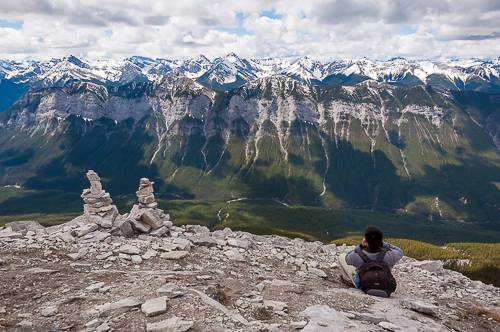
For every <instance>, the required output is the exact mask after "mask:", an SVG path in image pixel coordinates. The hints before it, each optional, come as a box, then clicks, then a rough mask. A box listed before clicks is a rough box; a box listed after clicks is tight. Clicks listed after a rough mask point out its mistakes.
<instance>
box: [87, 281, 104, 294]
mask: <svg viewBox="0 0 500 332" xmlns="http://www.w3.org/2000/svg"><path fill="white" fill-rule="evenodd" d="M102 286H104V282H96V283H93V284H91V285H90V286H88V287H87V288H85V290H87V291H89V292H96V291H98V290H99V289H100V288H102Z"/></svg>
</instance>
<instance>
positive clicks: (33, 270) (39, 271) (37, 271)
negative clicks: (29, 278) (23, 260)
mask: <svg viewBox="0 0 500 332" xmlns="http://www.w3.org/2000/svg"><path fill="white" fill-rule="evenodd" d="M26 271H27V272H29V273H33V274H44V273H46V274H52V273H57V272H59V270H49V269H42V268H41V267H32V268H31V269H28V270H26Z"/></svg>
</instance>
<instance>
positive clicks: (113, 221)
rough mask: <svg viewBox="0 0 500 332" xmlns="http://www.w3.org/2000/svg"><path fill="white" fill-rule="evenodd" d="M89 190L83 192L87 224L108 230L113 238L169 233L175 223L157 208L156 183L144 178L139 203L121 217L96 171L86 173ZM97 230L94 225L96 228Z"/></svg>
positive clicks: (138, 197)
mask: <svg viewBox="0 0 500 332" xmlns="http://www.w3.org/2000/svg"><path fill="white" fill-rule="evenodd" d="M87 178H88V179H89V181H90V188H88V189H84V190H83V193H82V196H81V197H82V198H83V202H84V203H85V204H84V205H83V211H84V213H83V217H84V220H85V222H86V223H88V224H90V225H98V226H100V227H102V228H106V229H109V232H110V233H111V234H112V235H116V236H126V237H131V236H134V235H137V234H144V233H147V234H149V235H152V236H164V235H168V234H170V229H171V228H172V222H171V221H170V216H169V215H168V214H165V213H164V212H163V210H161V209H158V203H156V201H155V195H154V192H153V184H154V183H153V182H151V181H149V179H147V178H142V179H141V180H140V183H139V190H137V192H136V194H137V199H138V201H139V203H138V204H134V206H133V207H132V210H130V213H128V214H126V215H123V216H122V215H120V213H119V212H118V209H117V208H116V206H115V205H113V200H112V199H111V196H110V195H109V193H107V192H106V191H104V190H103V189H102V184H101V178H99V176H98V175H97V173H96V172H95V171H93V170H89V171H88V172H87ZM93 227H95V226H93Z"/></svg>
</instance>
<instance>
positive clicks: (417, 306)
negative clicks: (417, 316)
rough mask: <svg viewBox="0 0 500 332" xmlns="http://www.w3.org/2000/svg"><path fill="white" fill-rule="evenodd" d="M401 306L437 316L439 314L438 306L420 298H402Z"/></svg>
mask: <svg viewBox="0 0 500 332" xmlns="http://www.w3.org/2000/svg"><path fill="white" fill-rule="evenodd" d="M401 306H402V307H403V308H406V309H410V310H413V311H416V312H419V313H421V314H425V315H429V316H437V314H438V307H436V306H435V305H433V304H428V303H424V302H422V301H418V300H402V301H401Z"/></svg>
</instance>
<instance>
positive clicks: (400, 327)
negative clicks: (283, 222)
mask: <svg viewBox="0 0 500 332" xmlns="http://www.w3.org/2000/svg"><path fill="white" fill-rule="evenodd" d="M0 244H1V245H0V255H1V257H2V258H1V260H0V265H1V266H0V269H1V271H2V284H1V287H0V293H1V295H2V296H1V297H0V326H1V327H2V328H5V329H7V330H23V331H31V330H33V331H40V330H79V331H111V330H113V331H130V330H134V331H143V330H146V331H226V330H227V331H298V330H302V331H496V330H497V328H498V322H499V314H500V312H499V306H500V289H498V288H495V287H493V286H489V285H485V284H483V283H481V282H478V281H472V280H470V279H468V278H466V277H464V276H463V275H461V274H459V273H456V272H453V271H450V270H446V269H443V265H442V263H441V262H439V261H422V262H419V261H416V260H414V259H411V258H404V259H403V260H402V261H401V262H400V263H399V264H397V265H396V266H395V268H394V274H395V277H396V279H397V282H398V289H397V291H396V292H395V293H394V294H393V295H392V297H391V298H389V299H382V298H376V297H371V296H368V295H365V294H364V293H362V292H361V291H359V290H356V289H353V288H350V287H349V286H347V285H346V284H345V283H343V282H342V281H341V279H340V271H339V267H338V265H337V263H336V261H337V257H338V255H339V254H340V253H343V252H347V251H349V250H351V249H353V248H351V247H346V246H340V247H336V246H335V245H324V244H323V243H320V242H305V241H303V240H300V239H293V240H292V239H288V238H284V237H279V236H257V235H253V234H249V233H245V232H233V231H231V230H230V229H224V230H217V231H213V232H210V231H209V230H208V229H207V228H205V227H202V226H195V225H185V226H182V227H175V226H172V227H171V228H170V229H169V231H168V233H165V234H162V235H161V236H158V235H157V234H156V235H154V234H148V233H143V234H142V235H139V236H134V237H131V238H126V237H123V236H120V235H112V232H111V230H110V229H108V228H106V227H102V226H99V225H97V224H95V223H93V222H92V221H90V222H89V220H88V218H86V217H85V216H82V217H78V218H76V219H75V220H72V221H70V222H68V223H66V224H62V225H59V226H52V227H48V228H44V227H42V226H40V225H38V224H36V223H34V222H14V223H11V224H7V226H6V227H5V228H3V229H1V230H0Z"/></svg>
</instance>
